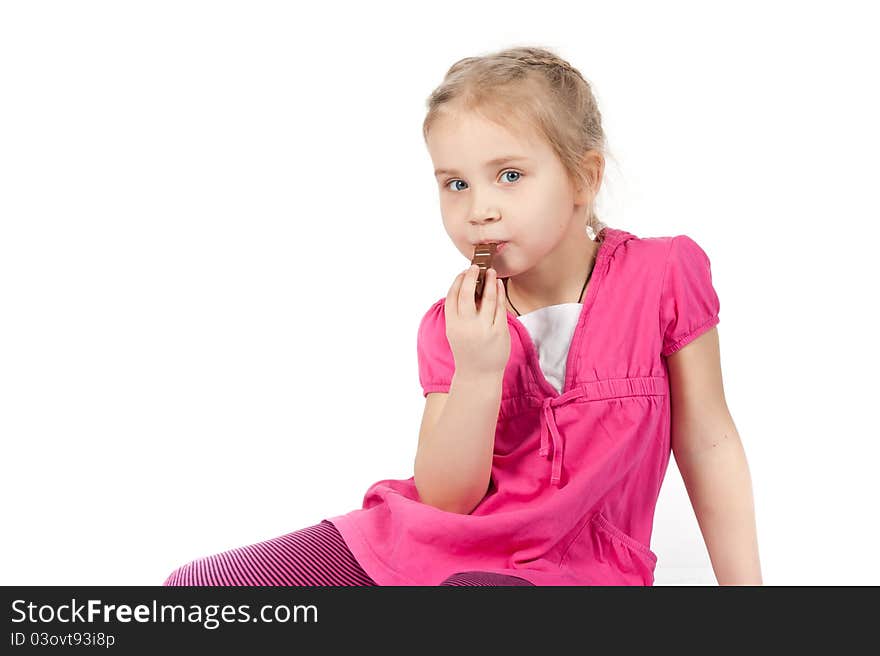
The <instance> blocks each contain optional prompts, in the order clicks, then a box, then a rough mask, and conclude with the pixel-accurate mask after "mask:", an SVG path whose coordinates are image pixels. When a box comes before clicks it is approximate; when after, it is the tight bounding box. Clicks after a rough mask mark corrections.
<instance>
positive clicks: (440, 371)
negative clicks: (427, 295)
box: [417, 299, 455, 396]
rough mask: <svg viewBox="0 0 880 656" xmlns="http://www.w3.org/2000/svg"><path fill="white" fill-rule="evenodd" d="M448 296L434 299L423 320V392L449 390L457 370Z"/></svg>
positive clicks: (420, 357) (420, 335)
mask: <svg viewBox="0 0 880 656" xmlns="http://www.w3.org/2000/svg"><path fill="white" fill-rule="evenodd" d="M444 300H445V299H441V300H439V301H437V302H436V303H434V305H432V306H431V308H430V309H429V310H428V311H427V312H426V313H425V316H424V317H422V321H421V323H420V324H419V332H418V339H417V350H418V360H419V382H420V383H421V385H422V392H423V396H428V393H429V392H449V387H450V385H452V374H453V373H454V372H455V358H454V357H453V355H452V349H451V348H450V346H449V341H448V340H447V339H446V314H445V312H444Z"/></svg>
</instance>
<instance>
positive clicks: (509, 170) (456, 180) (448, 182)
mask: <svg viewBox="0 0 880 656" xmlns="http://www.w3.org/2000/svg"><path fill="white" fill-rule="evenodd" d="M509 173H513V174H514V175H517V176H520V177H521V176H522V173H520V172H519V171H514V170H513V169H507V170H506V171H504V172H503V173H502V174H501V175H502V177H503V176H504V175H506V174H509ZM517 180H519V178H516V180H513V182H516V181H517ZM453 182H462V181H461V180H459V179H458V178H453V179H452V180H449V181H447V182H446V184H444V185H443V187H444V188H447V189H448V188H449V185H450V184H452V183H453ZM450 191H452V190H451V189H450ZM458 191H460V190H458Z"/></svg>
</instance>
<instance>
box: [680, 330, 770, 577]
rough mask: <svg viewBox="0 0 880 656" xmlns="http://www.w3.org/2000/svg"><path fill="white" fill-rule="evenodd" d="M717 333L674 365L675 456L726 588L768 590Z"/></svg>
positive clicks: (748, 479)
mask: <svg viewBox="0 0 880 656" xmlns="http://www.w3.org/2000/svg"><path fill="white" fill-rule="evenodd" d="M720 361H721V358H720V350H719V346H718V329H717V327H713V328H712V329H711V330H709V331H707V332H705V333H704V334H703V335H700V337H698V338H697V339H695V340H694V341H692V342H691V343H689V344H688V345H686V346H684V347H683V348H681V349H680V350H678V351H676V352H675V353H672V354H671V355H670V356H669V357H668V358H667V365H668V368H669V387H670V395H671V408H672V437H671V440H672V451H673V454H674V455H675V462H676V464H677V465H678V469H679V471H680V472H681V476H682V479H683V480H684V484H685V488H686V489H687V492H688V496H689V497H690V500H691V505H692V506H693V508H694V513H695V514H696V517H697V522H698V523H699V526H700V531H701V532H702V534H703V539H704V540H705V542H706V548H707V549H708V551H709V557H710V559H711V561H712V568H713V569H714V571H715V578H716V579H717V580H718V584H719V585H761V584H762V579H761V565H760V562H759V559H758V539H757V530H756V527H755V508H754V500H753V497H752V483H751V477H750V475H749V467H748V464H747V462H746V455H745V452H744V450H743V445H742V442H741V441H740V438H739V433H737V430H736V426H734V423H733V418H732V417H731V416H730V412H729V410H728V409H727V401H726V400H725V398H724V388H723V384H722V379H721V362H720Z"/></svg>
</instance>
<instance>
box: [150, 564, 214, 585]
mask: <svg viewBox="0 0 880 656" xmlns="http://www.w3.org/2000/svg"><path fill="white" fill-rule="evenodd" d="M202 561H204V559H200V560H193V561H190V562H188V563H186V564H185V565H181V566H180V567H178V568H177V569H175V570H174V571H173V572H171V574H169V575H168V577H167V578H166V579H165V582H164V583H163V584H162V585H163V586H191V585H217V583H216V582H215V581H213V580H212V578H211V576H210V574H209V572H208V570H207V569H206V568H205V567H202V566H200V565H201V564H202Z"/></svg>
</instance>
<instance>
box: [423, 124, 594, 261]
mask: <svg viewBox="0 0 880 656" xmlns="http://www.w3.org/2000/svg"><path fill="white" fill-rule="evenodd" d="M426 143H427V146H428V151H429V153H430V155H431V160H432V162H433V165H434V168H435V177H436V180H437V186H438V188H439V193H440V213H441V215H442V217H443V226H444V228H445V229H446V232H447V234H448V235H449V237H450V238H451V239H452V242H453V243H454V244H455V247H456V248H458V250H459V251H460V252H461V254H462V255H464V256H465V257H466V258H467V259H468V261H470V259H471V258H472V257H473V254H474V246H475V245H476V244H478V243H479V242H481V241H487V240H491V241H506V242H507V244H506V245H505V246H504V247H503V248H502V249H501V250H500V251H499V252H498V253H497V254H496V256H495V259H494V261H493V266H494V268H495V270H496V271H497V273H498V276H499V277H504V278H506V277H509V276H514V275H517V274H518V273H521V272H523V271H527V270H529V269H531V268H532V267H534V266H535V265H536V264H538V263H539V262H541V261H542V260H543V259H544V257H545V256H546V255H547V254H548V253H550V252H551V251H553V250H554V248H555V247H556V246H557V245H558V244H559V243H560V241H561V240H563V239H565V238H566V237H567V236H568V235H569V234H570V233H571V231H572V226H573V225H574V224H575V221H574V220H575V219H576V229H577V230H578V231H579V232H583V225H581V224H582V223H583V216H580V215H581V214H583V213H584V208H583V207H582V206H581V205H578V204H577V203H579V202H581V201H583V200H584V199H583V198H580V197H579V196H578V195H576V194H575V190H574V188H573V186H572V184H571V181H570V180H569V178H568V174H567V171H566V170H565V168H564V167H563V165H562V162H560V160H559V159H558V158H557V157H556V153H555V152H553V150H552V149H551V148H550V146H549V145H548V144H547V143H546V142H545V141H544V140H542V139H539V138H537V137H535V138H533V139H524V138H523V137H520V136H517V135H514V134H513V133H512V132H509V131H508V130H506V129H504V128H502V127H501V126H499V125H497V124H495V123H493V122H491V121H489V120H487V119H484V118H483V117H482V116H480V115H478V114H476V113H474V112H455V113H452V112H446V113H444V114H443V115H441V116H439V117H438V118H437V119H436V122H435V123H434V124H433V125H432V126H431V129H430V130H429V132H428V136H427V138H426ZM508 156H515V157H517V159H515V160H514V159H511V160H509V161H500V160H501V158H506V157H508ZM493 160H497V161H493Z"/></svg>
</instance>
